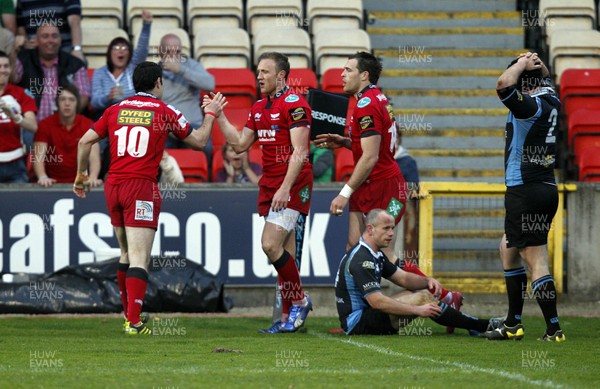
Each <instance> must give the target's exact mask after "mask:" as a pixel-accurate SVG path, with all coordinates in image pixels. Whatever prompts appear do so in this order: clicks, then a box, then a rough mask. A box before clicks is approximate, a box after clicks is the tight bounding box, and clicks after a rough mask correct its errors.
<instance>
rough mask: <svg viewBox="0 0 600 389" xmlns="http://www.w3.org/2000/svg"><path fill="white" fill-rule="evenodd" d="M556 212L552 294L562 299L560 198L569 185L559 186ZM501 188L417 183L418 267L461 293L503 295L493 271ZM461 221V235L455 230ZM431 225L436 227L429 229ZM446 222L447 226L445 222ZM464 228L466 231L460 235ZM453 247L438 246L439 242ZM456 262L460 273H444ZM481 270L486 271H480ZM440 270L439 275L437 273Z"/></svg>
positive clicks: (550, 251) (550, 247)
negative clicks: (418, 196) (555, 293)
mask: <svg viewBox="0 0 600 389" xmlns="http://www.w3.org/2000/svg"><path fill="white" fill-rule="evenodd" d="M558 189H559V199H558V209H557V211H556V215H555V217H554V220H553V222H552V227H551V230H550V233H549V235H548V256H549V265H550V272H551V274H552V275H553V277H554V280H555V285H556V290H557V292H558V293H562V292H563V290H564V285H563V259H564V238H565V236H566V224H565V211H564V202H565V194H566V193H567V192H570V191H575V190H576V189H577V188H576V185H574V184H568V185H567V184H560V185H559V186H558ZM505 190H506V187H505V185H504V184H489V183H472V182H470V183H456V182H421V184H420V187H419V193H420V201H419V227H418V228H419V246H418V247H419V252H418V257H419V267H420V268H421V269H422V270H423V272H424V273H425V274H429V275H431V276H433V277H435V278H436V279H437V280H438V281H440V282H441V283H442V284H443V285H444V286H445V287H446V288H449V289H452V290H460V291H461V292H466V293H504V292H505V281H504V278H503V276H502V273H501V272H498V271H497V261H498V242H499V241H500V238H501V237H502V234H503V231H504V225H503V220H504V219H503V218H504V213H503V210H502V207H503V199H504V192H505ZM457 217H460V218H462V219H466V220H463V221H465V222H461V223H460V226H462V227H463V228H462V229H457V222H456V218H457ZM434 219H435V224H434ZM444 219H446V220H444ZM464 227H466V228H468V229H465V228H464ZM443 240H446V241H450V240H451V241H452V242H450V244H448V243H446V244H444V245H443V247H445V250H444V251H442V250H439V247H440V246H442V245H441V244H439V243H442V242H439V241H443ZM448 261H454V262H455V261H460V262H462V265H463V267H464V271H460V270H458V271H457V270H456V266H452V268H454V270H453V271H447V270H446V271H444V269H448V268H450V266H444V265H445V264H444V262H448ZM470 261H471V263H477V264H478V265H479V266H478V267H479V268H481V265H482V262H483V261H488V262H489V263H490V265H491V267H490V270H489V271H485V270H484V271H473V270H472V268H470V267H469V264H470ZM484 268H485V266H484ZM440 269H441V270H440Z"/></svg>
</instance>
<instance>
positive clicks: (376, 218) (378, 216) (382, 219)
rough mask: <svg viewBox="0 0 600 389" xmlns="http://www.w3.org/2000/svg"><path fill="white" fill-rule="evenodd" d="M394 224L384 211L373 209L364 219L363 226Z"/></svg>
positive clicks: (391, 217) (392, 218)
mask: <svg viewBox="0 0 600 389" xmlns="http://www.w3.org/2000/svg"><path fill="white" fill-rule="evenodd" d="M390 220H391V222H392V223H393V222H394V217H393V216H392V215H390V214H389V213H388V212H387V211H386V210H385V209H381V208H375V209H372V210H371V211H370V212H369V213H368V214H367V217H366V219H365V225H368V224H370V225H372V226H378V225H379V224H381V223H386V222H389V221H390Z"/></svg>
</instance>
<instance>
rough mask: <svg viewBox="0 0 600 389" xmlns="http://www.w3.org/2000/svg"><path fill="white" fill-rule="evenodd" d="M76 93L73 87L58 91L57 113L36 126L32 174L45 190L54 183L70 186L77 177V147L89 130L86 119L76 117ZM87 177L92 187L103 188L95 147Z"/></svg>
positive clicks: (77, 115)
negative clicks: (99, 177)
mask: <svg viewBox="0 0 600 389" xmlns="http://www.w3.org/2000/svg"><path fill="white" fill-rule="evenodd" d="M79 100H80V99H79V92H77V88H75V87H74V86H73V85H72V84H67V85H64V86H61V87H60V92H59V94H58V96H56V105H57V106H58V112H57V113H55V114H54V115H52V116H49V117H47V118H46V119H44V120H42V121H41V122H40V123H39V130H38V132H37V133H36V134H35V138H34V141H33V151H32V152H33V153H34V159H33V170H34V171H35V175H36V176H37V177H38V181H37V182H38V184H39V185H40V186H43V187H44V188H48V187H50V186H52V185H53V184H55V183H71V182H73V181H75V176H76V175H77V144H78V143H79V139H81V137H82V136H83V134H85V133H86V132H87V131H88V130H89V129H90V128H92V126H93V125H94V122H92V121H91V120H90V119H88V118H87V117H85V116H83V115H80V114H78V113H77V110H78V105H79ZM89 170H90V171H89V177H90V183H91V185H92V186H93V187H96V186H99V185H101V184H102V180H100V179H98V173H99V172H100V151H99V147H98V145H97V144H95V145H94V146H93V147H92V152H91V154H90V161H89Z"/></svg>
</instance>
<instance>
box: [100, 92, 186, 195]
mask: <svg viewBox="0 0 600 389" xmlns="http://www.w3.org/2000/svg"><path fill="white" fill-rule="evenodd" d="M94 131H96V133H97V134H98V135H99V136H100V137H101V138H106V137H107V136H108V140H109V142H110V168H109V170H108V179H107V181H110V182H112V183H116V182H117V181H121V180H125V179H129V178H142V179H147V180H151V181H153V182H156V181H157V178H158V167H159V164H160V160H161V158H162V155H163V152H164V150H165V142H166V141H167V135H168V134H169V132H171V133H173V135H175V136H176V137H177V138H179V139H181V140H183V139H185V138H186V137H187V136H188V135H189V134H190V132H191V131H192V129H191V127H190V124H189V123H188V121H187V120H186V119H185V117H184V116H183V114H182V113H181V112H179V111H178V110H177V109H175V108H174V107H172V106H170V105H167V104H165V103H164V102H162V101H161V100H159V99H157V98H156V97H154V96H152V95H150V94H147V93H138V94H136V95H135V96H132V97H129V98H127V99H125V100H123V101H121V102H120V103H118V104H115V105H112V106H110V107H108V108H107V109H106V111H104V114H103V115H102V117H101V118H100V119H98V121H97V122H96V123H95V124H94Z"/></svg>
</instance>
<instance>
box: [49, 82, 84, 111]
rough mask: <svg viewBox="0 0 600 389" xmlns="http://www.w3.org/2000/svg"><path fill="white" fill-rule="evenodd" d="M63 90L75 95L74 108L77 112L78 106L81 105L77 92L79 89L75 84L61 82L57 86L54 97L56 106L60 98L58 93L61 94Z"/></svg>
mask: <svg viewBox="0 0 600 389" xmlns="http://www.w3.org/2000/svg"><path fill="white" fill-rule="evenodd" d="M64 91H67V92H70V93H72V94H73V95H74V96H75V100H77V107H76V110H77V112H79V108H80V105H81V95H80V94H79V90H78V89H77V87H75V85H73V84H71V83H68V84H62V85H60V87H59V88H58V91H57V92H56V99H55V102H56V107H57V108H58V99H59V98H60V95H62V93H63V92H64Z"/></svg>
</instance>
